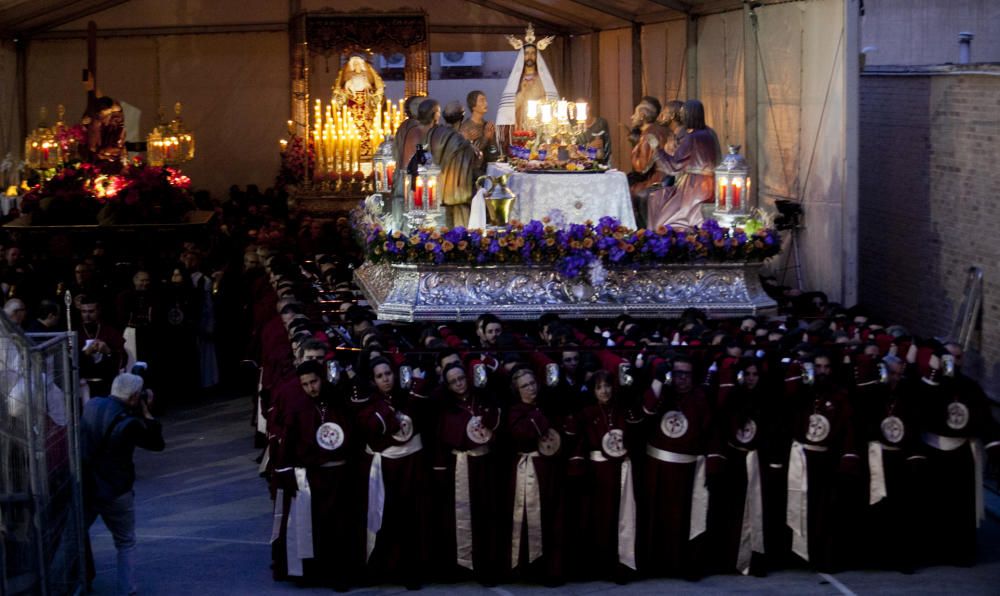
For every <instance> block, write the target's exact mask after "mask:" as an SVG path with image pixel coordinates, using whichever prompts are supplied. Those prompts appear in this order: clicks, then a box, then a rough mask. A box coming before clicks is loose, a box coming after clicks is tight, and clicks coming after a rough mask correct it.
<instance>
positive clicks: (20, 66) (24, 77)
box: [10, 39, 28, 175]
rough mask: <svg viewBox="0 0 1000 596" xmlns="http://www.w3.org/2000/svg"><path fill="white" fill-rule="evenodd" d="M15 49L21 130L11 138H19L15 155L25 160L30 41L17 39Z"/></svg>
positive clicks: (18, 116)
mask: <svg viewBox="0 0 1000 596" xmlns="http://www.w3.org/2000/svg"><path fill="white" fill-rule="evenodd" d="M14 51H15V52H16V53H17V66H15V74H14V80H15V84H16V85H17V103H18V106H17V124H18V126H19V130H18V134H17V135H14V134H11V135H10V139H12V142H13V140H14V139H17V144H16V145H15V147H18V149H17V150H16V153H15V155H20V156H21V159H22V160H24V159H26V158H27V156H26V155H24V154H23V150H24V139H25V138H26V137H27V136H28V41H27V40H24V39H15V40H14ZM22 175H24V174H22Z"/></svg>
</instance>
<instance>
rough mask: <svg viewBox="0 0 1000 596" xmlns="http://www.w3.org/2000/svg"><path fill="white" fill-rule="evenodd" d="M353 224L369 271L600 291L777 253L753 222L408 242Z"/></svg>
mask: <svg viewBox="0 0 1000 596" xmlns="http://www.w3.org/2000/svg"><path fill="white" fill-rule="evenodd" d="M355 215H357V211H356V212H355ZM354 223H355V224H356V225H360V226H361V227H360V228H359V227H355V229H357V230H359V231H361V232H363V236H362V235H361V234H359V236H361V237H360V238H359V240H361V241H362V242H363V247H364V248H365V250H366V253H367V258H368V260H369V261H371V262H372V263H383V262H385V263H407V264H435V265H441V264H456V265H527V266H543V265H554V266H555V268H556V270H557V271H558V273H559V274H560V275H561V276H562V277H564V278H566V279H569V280H573V279H579V278H583V277H587V278H589V279H590V281H591V283H598V282H599V280H597V279H594V278H595V277H601V276H602V275H603V274H604V268H607V267H611V268H625V267H642V266H656V265H668V264H685V263H703V262H715V263H750V262H761V261H763V260H764V259H767V258H768V257H771V256H774V255H776V254H778V252H779V251H780V247H781V238H780V236H779V234H778V232H777V231H776V230H774V229H773V228H769V227H765V226H764V224H763V223H762V222H761V221H759V220H756V219H749V220H747V221H746V222H744V223H743V224H742V225H741V226H738V227H737V226H734V227H731V228H726V227H722V226H720V225H719V223H718V222H716V221H715V220H712V219H709V220H706V221H705V223H704V225H702V226H700V227H696V228H693V229H674V228H671V227H669V226H667V227H664V226H660V227H659V228H656V229H654V230H650V229H645V228H642V229H638V230H632V229H629V228H626V227H625V226H623V225H621V223H620V222H619V221H618V220H617V219H616V218H613V217H602V218H601V219H600V220H599V221H598V222H597V223H596V224H595V223H593V222H589V221H588V222H586V223H584V224H570V225H568V226H566V227H557V226H555V225H552V222H551V221H550V220H549V218H544V219H543V220H542V221H537V220H532V221H530V222H528V223H521V222H517V221H515V222H511V223H510V224H508V225H505V226H501V227H498V228H489V229H486V230H479V229H466V228H463V227H455V228H452V229H448V228H421V229H418V230H416V231H414V232H413V233H412V234H406V233H404V232H403V231H401V230H386V229H384V228H383V227H382V226H381V225H379V224H377V223H367V224H366V223H365V222H359V221H357V219H356V220H355V222H354Z"/></svg>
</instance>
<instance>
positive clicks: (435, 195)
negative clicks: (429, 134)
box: [416, 151, 444, 226]
mask: <svg viewBox="0 0 1000 596" xmlns="http://www.w3.org/2000/svg"><path fill="white" fill-rule="evenodd" d="M440 177H441V166H439V165H437V164H436V163H434V158H433V157H432V156H431V152H430V151H428V152H427V159H426V160H425V161H424V163H423V165H421V166H419V167H418V168H417V187H416V194H417V195H418V196H420V198H421V203H423V210H424V211H426V212H427V217H426V223H425V225H436V226H440V225H443V224H444V221H443V217H444V208H443V205H441V189H440V188H439V187H438V179H439V178H440Z"/></svg>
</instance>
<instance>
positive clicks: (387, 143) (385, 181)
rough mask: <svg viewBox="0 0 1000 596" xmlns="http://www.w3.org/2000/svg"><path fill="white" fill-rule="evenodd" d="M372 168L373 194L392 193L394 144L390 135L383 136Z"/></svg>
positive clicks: (374, 156)
mask: <svg viewBox="0 0 1000 596" xmlns="http://www.w3.org/2000/svg"><path fill="white" fill-rule="evenodd" d="M372 168H373V169H374V170H375V192H379V193H390V192H392V181H393V177H394V176H395V174H396V143H395V141H393V138H392V135H385V140H384V141H382V143H381V144H380V145H379V146H378V149H376V150H375V155H373V156H372Z"/></svg>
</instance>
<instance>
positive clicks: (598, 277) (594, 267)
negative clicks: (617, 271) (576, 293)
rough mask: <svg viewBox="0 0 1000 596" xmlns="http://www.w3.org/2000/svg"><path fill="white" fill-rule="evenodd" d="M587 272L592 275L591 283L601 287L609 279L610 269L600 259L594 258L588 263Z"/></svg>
mask: <svg viewBox="0 0 1000 596" xmlns="http://www.w3.org/2000/svg"><path fill="white" fill-rule="evenodd" d="M587 274H588V276H589V277H590V285H592V286H595V287H600V286H603V285H604V282H605V281H607V279H608V271H607V269H605V268H604V264H603V263H602V262H601V260H600V259H594V260H593V261H591V262H590V264H589V265H587Z"/></svg>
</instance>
